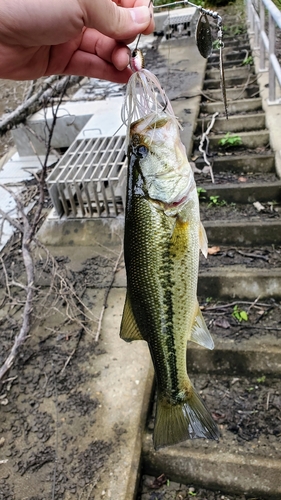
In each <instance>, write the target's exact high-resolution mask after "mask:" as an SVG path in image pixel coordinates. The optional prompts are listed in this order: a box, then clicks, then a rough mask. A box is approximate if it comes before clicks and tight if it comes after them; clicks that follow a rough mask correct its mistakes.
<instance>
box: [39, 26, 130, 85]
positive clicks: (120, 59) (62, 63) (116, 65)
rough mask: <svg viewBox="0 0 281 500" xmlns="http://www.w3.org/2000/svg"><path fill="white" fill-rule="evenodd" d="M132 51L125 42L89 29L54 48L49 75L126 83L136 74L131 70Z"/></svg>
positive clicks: (49, 65)
mask: <svg viewBox="0 0 281 500" xmlns="http://www.w3.org/2000/svg"><path fill="white" fill-rule="evenodd" d="M129 57H130V50H129V48H128V47H127V46H126V45H124V44H123V43H122V42H116V40H113V39H112V38H109V37H107V36H105V35H102V34H101V33H99V32H98V31H96V30H92V29H85V30H84V32H83V34H82V35H80V36H79V37H77V38H76V39H75V40H72V41H70V42H67V43H64V44H60V45H55V46H53V47H52V49H51V52H50V56H49V64H48V67H47V69H46V73H45V74H46V75H49V74H73V75H84V76H89V77H93V78H102V79H108V80H110V81H115V82H117V83H126V82H127V81H128V79H129V77H130V76H131V74H132V71H131V70H130V69H129V68H127V66H128V64H129V60H130V59H129Z"/></svg>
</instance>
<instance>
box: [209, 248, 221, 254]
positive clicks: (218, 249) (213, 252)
mask: <svg viewBox="0 0 281 500" xmlns="http://www.w3.org/2000/svg"><path fill="white" fill-rule="evenodd" d="M220 250H221V249H220V247H210V248H208V254H209V255H216V253H218V252H220Z"/></svg>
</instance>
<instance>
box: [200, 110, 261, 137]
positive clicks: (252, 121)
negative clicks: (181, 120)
mask: <svg viewBox="0 0 281 500" xmlns="http://www.w3.org/2000/svg"><path fill="white" fill-rule="evenodd" d="M210 120H211V119H210V118H207V119H206V118H205V117H204V118H198V120H197V129H196V131H198V132H199V133H200V132H201V131H202V130H204V131H205V130H206V129H207V127H208V125H209V123H210ZM265 127H266V124H265V114H264V113H263V112H260V113H247V114H245V115H242V116H241V115H231V116H229V117H228V120H226V119H225V117H219V116H218V117H217V118H216V120H215V122H214V125H213V127H212V132H217V133H219V132H224V133H227V132H242V131H246V130H258V129H265Z"/></svg>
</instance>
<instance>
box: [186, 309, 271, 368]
mask: <svg viewBox="0 0 281 500" xmlns="http://www.w3.org/2000/svg"><path fill="white" fill-rule="evenodd" d="M241 307H243V305H242V306H241ZM244 307H245V308H246V306H244ZM203 313H204V311H203ZM204 317H205V319H209V316H206V314H204ZM255 326H257V325H254V326H253V327H252V328H251V326H250V325H248V324H246V323H245V324H244V325H241V328H240V330H239V332H238V333H237V337H236V338H235V339H233V338H232V339H227V338H224V337H223V333H224V332H223V331H222V328H218V327H213V328H210V327H209V329H210V333H211V335H212V338H213V340H214V343H215V349H214V350H212V351H210V350H207V349H202V348H200V347H199V346H197V344H194V343H192V342H190V343H189V345H188V349H187V366H188V370H189V373H193V374H194V373H206V374H212V375H231V376H239V377H249V376H257V377H258V376H260V374H261V373H263V375H264V376H266V377H270V376H271V377H280V376H281V346H280V341H279V339H278V336H277V335H274V334H273V333H272V331H271V330H268V331H267V330H264V331H261V330H255ZM219 331H220V333H219ZM244 333H245V334H246V338H243V334H244ZM276 333H278V326H276ZM250 335H251V336H250Z"/></svg>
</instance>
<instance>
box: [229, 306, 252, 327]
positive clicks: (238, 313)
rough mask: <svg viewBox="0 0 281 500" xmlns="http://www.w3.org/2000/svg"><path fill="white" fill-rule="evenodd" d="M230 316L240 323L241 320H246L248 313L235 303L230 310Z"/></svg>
mask: <svg viewBox="0 0 281 500" xmlns="http://www.w3.org/2000/svg"><path fill="white" fill-rule="evenodd" d="M232 316H233V317H234V318H235V319H237V321H239V322H240V323H241V321H248V319H249V318H248V314H247V313H246V311H243V310H241V309H240V308H239V307H238V305H237V304H236V305H235V306H234V308H233V311H232Z"/></svg>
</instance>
